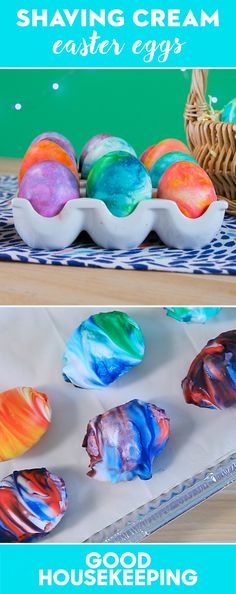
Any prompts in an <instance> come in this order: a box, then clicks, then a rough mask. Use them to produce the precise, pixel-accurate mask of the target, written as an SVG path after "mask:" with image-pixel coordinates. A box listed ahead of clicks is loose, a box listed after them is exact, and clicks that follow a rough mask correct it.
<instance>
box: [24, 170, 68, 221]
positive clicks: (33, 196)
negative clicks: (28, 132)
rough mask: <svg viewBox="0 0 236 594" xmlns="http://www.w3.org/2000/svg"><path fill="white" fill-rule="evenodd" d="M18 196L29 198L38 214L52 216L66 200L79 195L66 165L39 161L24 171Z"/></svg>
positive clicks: (61, 207) (60, 208)
mask: <svg viewBox="0 0 236 594" xmlns="http://www.w3.org/2000/svg"><path fill="white" fill-rule="evenodd" d="M18 196H19V198H25V199H26V200H29V202H30V203H31V204H32V206H33V208H34V209H35V210H36V212H38V213H39V214H40V215H42V216H44V217H54V216H56V215H57V214H58V213H59V212H60V211H61V210H62V209H63V207H64V206H65V204H66V203H67V202H69V201H70V200H76V199H78V198H79V197H80V189H79V183H78V180H77V178H76V177H75V175H74V174H73V173H72V171H71V170H70V169H69V168H68V167H66V166H65V165H63V164H62V163H59V162H57V161H41V162H40V163H37V164H35V165H33V166H32V167H30V168H29V169H28V170H27V171H26V173H25V175H24V177H23V179H22V181H21V183H20V187H19V192H18Z"/></svg>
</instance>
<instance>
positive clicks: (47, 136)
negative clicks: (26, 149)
mask: <svg viewBox="0 0 236 594" xmlns="http://www.w3.org/2000/svg"><path fill="white" fill-rule="evenodd" d="M40 140H51V141H52V142H55V144H58V145H59V146H60V147H61V148H63V149H64V151H66V153H68V155H69V156H70V158H71V159H72V161H74V163H76V154H75V149H74V147H73V145H72V144H71V142H70V141H69V140H68V138H66V137H65V136H63V134H58V132H44V133H43V134H39V135H38V136H36V138H34V140H33V142H31V144H30V146H32V145H33V144H37V142H40Z"/></svg>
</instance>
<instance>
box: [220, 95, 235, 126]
mask: <svg viewBox="0 0 236 594" xmlns="http://www.w3.org/2000/svg"><path fill="white" fill-rule="evenodd" d="M220 119H221V121H222V122H231V123H232V124H236V99H232V101H229V103H227V105H226V106H225V107H224V109H223V111H222V114H221V116H220Z"/></svg>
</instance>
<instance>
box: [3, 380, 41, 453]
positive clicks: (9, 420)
mask: <svg viewBox="0 0 236 594" xmlns="http://www.w3.org/2000/svg"><path fill="white" fill-rule="evenodd" d="M50 422H51V407H50V403H49V400H48V396H47V395H46V394H43V393H42V392H38V391H37V390H34V388H25V387H23V388H13V389H12V390H7V391H6V392H1V393H0V437H1V438H0V461H1V462H2V461H4V460H10V459H11V458H16V457H17V456H21V455H22V454H24V453H25V452H26V451H27V450H29V449H30V448H32V446H34V445H35V444H36V443H37V442H38V441H39V440H40V439H41V437H42V436H43V435H44V433H45V432H46V431H47V429H48V427H49V425H50Z"/></svg>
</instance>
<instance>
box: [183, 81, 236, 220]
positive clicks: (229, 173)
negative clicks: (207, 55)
mask: <svg viewBox="0 0 236 594" xmlns="http://www.w3.org/2000/svg"><path fill="white" fill-rule="evenodd" d="M207 76H208V70H193V74H192V84H191V89H190V93H189V96H188V100H187V105H186V109H185V114H184V117H185V129H186V134H187V140H188V143H189V146H190V149H191V151H192V153H193V156H194V158H195V159H196V160H197V161H198V163H199V165H201V167H203V169H205V171H206V172H207V173H208V175H209V176H210V178H211V180H212V182H213V184H214V186H215V190H216V193H217V195H218V197H219V198H226V199H227V200H228V202H229V210H228V212H229V213H230V214H233V215H234V216H236V124H231V123H225V122H220V121H219V115H220V112H214V111H213V110H212V109H211V107H210V105H209V104H208V103H207V100H206V87H207Z"/></svg>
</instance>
